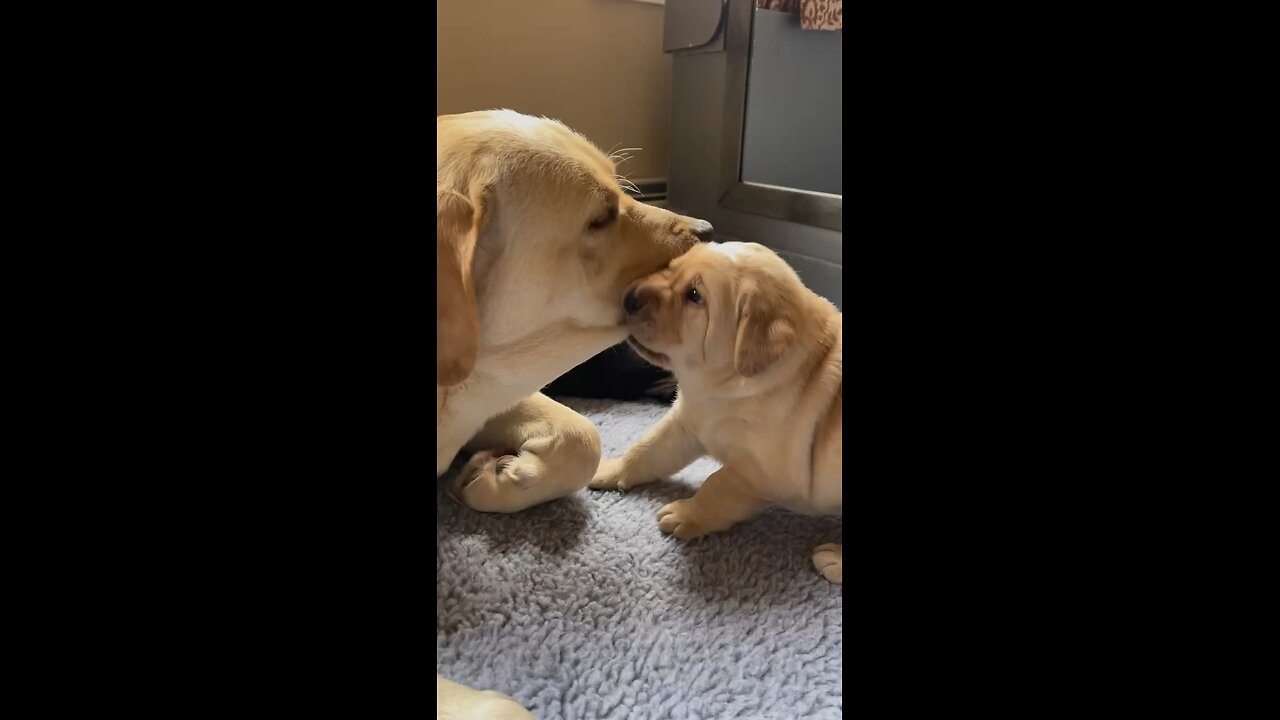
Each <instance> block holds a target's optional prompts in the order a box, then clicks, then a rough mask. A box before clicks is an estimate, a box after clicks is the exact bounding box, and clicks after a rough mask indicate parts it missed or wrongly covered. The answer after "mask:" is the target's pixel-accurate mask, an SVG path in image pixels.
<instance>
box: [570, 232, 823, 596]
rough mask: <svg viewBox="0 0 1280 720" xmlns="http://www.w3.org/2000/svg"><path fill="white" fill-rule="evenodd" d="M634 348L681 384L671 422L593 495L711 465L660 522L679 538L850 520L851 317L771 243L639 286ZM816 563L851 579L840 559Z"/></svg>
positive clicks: (710, 257)
mask: <svg viewBox="0 0 1280 720" xmlns="http://www.w3.org/2000/svg"><path fill="white" fill-rule="evenodd" d="M623 302H624V307H625V311H626V313H627V327H628V329H629V330H630V333H631V337H630V338H629V340H630V342H631V344H632V346H633V347H635V349H636V351H637V352H639V353H640V354H641V356H643V357H644V358H645V359H646V360H648V361H649V362H651V363H653V364H655V365H658V366H660V367H664V368H668V369H670V370H671V371H672V372H674V373H675V376H676V380H677V381H678V382H679V383H680V390H679V395H678V397H677V398H676V401H675V404H674V405H672V407H671V412H670V413H668V414H667V415H666V417H664V418H663V419H662V420H661V421H660V422H659V423H658V424H657V425H656V426H654V428H653V429H652V430H650V431H649V432H648V433H647V434H646V435H645V436H644V437H643V438H641V439H640V440H639V441H638V442H637V443H636V444H635V445H634V446H632V447H631V448H630V449H628V450H627V452H626V453H625V454H624V455H623V457H622V458H621V459H617V460H606V461H604V462H603V463H601V465H600V469H599V470H598V471H597V472H596V476H595V478H593V479H592V482H591V487H593V488H597V489H614V488H616V489H619V490H625V489H627V488H630V487H635V486H637V485H642V484H644V483H648V482H652V481H654V480H656V479H658V478H661V477H665V476H667V475H670V474H672V473H674V472H676V471H678V470H680V469H681V468H683V467H685V466H686V465H688V464H689V463H691V462H693V461H694V460H696V459H698V458H699V457H701V456H703V455H707V454H709V455H711V456H712V457H714V458H715V459H717V460H719V461H720V462H721V463H722V464H723V465H724V467H722V468H720V469H719V470H717V471H716V472H714V473H712V474H711V476H710V477H708V478H707V480H706V482H705V483H703V485H702V486H701V487H700V488H698V491H697V492H696V493H695V494H694V496H693V497H692V498H689V499H688V500H679V501H676V502H674V503H671V504H670V505H667V506H665V507H663V508H662V509H661V510H659V511H658V525H659V527H660V528H661V529H662V530H663V532H668V533H671V534H673V535H675V536H676V537H678V538H681V539H685V540H687V539H689V538H695V537H698V536H700V535H705V534H707V533H713V532H719V531H721V530H725V529H728V528H729V527H732V526H733V525H735V524H737V523H739V522H742V521H743V520H746V519H748V518H751V517H754V516H755V515H756V514H758V513H759V512H760V511H762V510H764V509H765V508H766V507H769V506H771V505H778V506H782V507H786V508H789V509H792V510H795V511H799V512H805V513H822V514H833V515H839V514H841V503H842V498H841V470H842V462H843V448H844V441H843V436H842V431H843V405H842V398H843V394H844V381H843V371H842V355H841V353H842V350H841V348H842V341H841V338H842V328H843V321H842V317H841V314H840V311H839V310H837V309H836V308H835V306H834V305H832V304H831V303H829V302H827V301H826V300H824V299H822V298H821V297H819V296H818V295H816V294H815V293H814V292H812V291H811V290H809V289H808V288H806V287H805V286H804V284H803V283H802V282H801V281H800V278H799V277H798V276H797V275H796V273H795V271H793V270H792V269H791V267H790V266H788V265H787V264H786V262H784V261H783V260H782V258H780V257H778V256H777V255H775V254H774V253H773V252H772V251H770V250H769V249H768V248H766V247H764V246H763V245H757V244H755V243H725V244H723V245H706V246H702V247H696V248H694V249H693V250H691V251H689V253H688V254H686V255H684V256H682V257H679V258H677V259H675V260H674V261H672V263H671V265H670V266H669V267H668V268H667V269H666V270H663V271H660V272H658V273H655V274H654V275H651V276H650V277H648V278H645V279H643V280H641V281H639V282H637V283H636V284H635V286H634V287H633V288H631V289H630V290H629V291H628V292H627V294H626V296H625V298H624V301H623ZM813 563H814V566H815V567H817V569H818V571H819V572H821V573H822V574H823V576H825V577H826V578H827V579H828V580H830V581H832V582H835V583H839V582H841V581H842V578H843V572H842V548H841V546H840V545H837V544H832V543H828V544H825V545H820V546H818V547H817V548H815V549H814V552H813Z"/></svg>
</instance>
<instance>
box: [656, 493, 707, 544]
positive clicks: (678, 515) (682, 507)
mask: <svg viewBox="0 0 1280 720" xmlns="http://www.w3.org/2000/svg"><path fill="white" fill-rule="evenodd" d="M658 529H659V530H661V531H662V532H664V533H667V534H669V535H674V536H675V537H678V538H680V539H681V540H692V539H693V538H696V537H701V536H703V535H706V534H707V533H708V532H711V530H710V529H709V528H708V527H707V526H706V524H705V523H704V522H702V521H701V520H700V519H699V517H698V506H697V505H695V504H694V502H693V501H692V500H677V501H675V502H673V503H671V504H670V505H663V506H662V509H661V510H659V511H658Z"/></svg>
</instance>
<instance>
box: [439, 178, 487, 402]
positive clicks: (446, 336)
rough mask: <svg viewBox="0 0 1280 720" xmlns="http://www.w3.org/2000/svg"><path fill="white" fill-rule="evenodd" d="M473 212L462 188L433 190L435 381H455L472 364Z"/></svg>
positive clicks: (475, 334)
mask: <svg viewBox="0 0 1280 720" xmlns="http://www.w3.org/2000/svg"><path fill="white" fill-rule="evenodd" d="M476 216H477V211H476V208H475V207H473V206H472V204H471V202H470V201H468V200H467V198H465V197H463V195H462V194H461V193H457V192H452V191H444V192H441V191H439V190H437V191H436V385H442V386H449V385H457V384H458V383H460V382H462V381H463V380H465V379H466V378H467V376H468V375H470V374H471V371H472V370H474V369H475V367H476V354H477V353H478V352H479V349H480V308H479V307H478V306H477V305H476V289H475V285H474V284H473V283H472V278H471V267H472V259H473V256H474V254H475V243H476V232H478V227H477V226H478V224H479V223H477V222H476V220H477V217H476ZM473 230H474V231H476V232H473Z"/></svg>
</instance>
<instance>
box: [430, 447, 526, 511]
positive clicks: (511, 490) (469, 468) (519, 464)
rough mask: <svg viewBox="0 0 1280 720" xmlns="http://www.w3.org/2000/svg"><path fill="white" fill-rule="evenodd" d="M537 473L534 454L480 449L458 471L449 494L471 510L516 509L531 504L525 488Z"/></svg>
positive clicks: (521, 508)
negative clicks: (500, 453)
mask: <svg viewBox="0 0 1280 720" xmlns="http://www.w3.org/2000/svg"><path fill="white" fill-rule="evenodd" d="M541 473H542V462H541V461H540V460H538V459H537V458H536V457H533V456H522V455H499V454H498V453H497V452H494V451H492V450H482V451H480V452H478V453H476V454H475V455H472V456H471V459H470V460H468V461H467V464H466V465H464V466H463V467H462V470H461V471H459V472H458V477H457V478H456V479H455V480H454V481H453V486H452V488H451V489H450V490H451V491H450V494H451V495H453V497H454V498H456V499H457V500H459V501H461V502H462V504H463V505H466V506H467V507H469V508H471V509H472V510H479V511H480V512H516V511H517V510H523V509H525V508H527V507H529V506H530V505H532V504H535V502H536V501H534V500H533V499H532V498H531V497H530V495H529V493H527V492H526V490H527V488H529V487H530V486H531V485H533V484H535V483H536V482H537V481H538V478H539V477H540V475H541Z"/></svg>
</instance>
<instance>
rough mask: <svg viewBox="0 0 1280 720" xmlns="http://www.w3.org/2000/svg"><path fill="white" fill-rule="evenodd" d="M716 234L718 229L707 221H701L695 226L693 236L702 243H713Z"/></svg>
mask: <svg viewBox="0 0 1280 720" xmlns="http://www.w3.org/2000/svg"><path fill="white" fill-rule="evenodd" d="M715 234H716V229H715V228H714V227H712V226H711V223H709V222H707V221H706V220H699V221H697V222H695V223H694V224H693V236H694V237H696V238H698V240H699V241H701V242H711V238H713V237H715Z"/></svg>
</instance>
